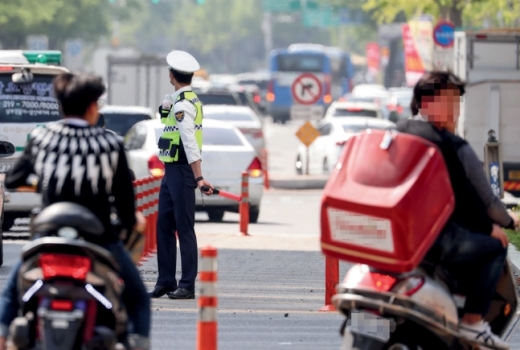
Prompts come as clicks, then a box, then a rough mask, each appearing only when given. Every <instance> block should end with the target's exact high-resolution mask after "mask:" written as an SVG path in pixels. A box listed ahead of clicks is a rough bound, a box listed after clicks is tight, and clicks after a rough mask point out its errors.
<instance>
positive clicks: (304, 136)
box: [296, 122, 320, 147]
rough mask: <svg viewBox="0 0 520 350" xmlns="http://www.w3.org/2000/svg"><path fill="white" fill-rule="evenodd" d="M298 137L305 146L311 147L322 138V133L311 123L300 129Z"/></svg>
mask: <svg viewBox="0 0 520 350" xmlns="http://www.w3.org/2000/svg"><path fill="white" fill-rule="evenodd" d="M296 136H298V138H299V139H300V141H301V142H302V143H303V144H304V145H305V146H307V147H309V146H310V144H311V143H313V142H314V140H316V139H317V138H318V137H319V136H320V132H319V131H318V130H317V129H316V128H315V127H314V126H312V124H311V123H310V122H306V123H305V124H303V125H302V127H301V128H299V129H298V131H297V132H296Z"/></svg>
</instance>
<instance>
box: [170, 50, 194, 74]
mask: <svg viewBox="0 0 520 350" xmlns="http://www.w3.org/2000/svg"><path fill="white" fill-rule="evenodd" d="M166 62H167V63H168V66H170V68H172V69H174V70H176V71H177V72H180V73H187V74H190V73H195V72H196V71H198V70H199V69H200V65H199V62H197V60H196V59H195V57H193V56H192V55H190V54H189V53H187V52H186V51H178V50H176V51H172V52H170V53H169V54H168V56H166Z"/></svg>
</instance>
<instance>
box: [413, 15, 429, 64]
mask: <svg viewBox="0 0 520 350" xmlns="http://www.w3.org/2000/svg"><path fill="white" fill-rule="evenodd" d="M408 25H409V26H410V32H411V34H412V37H413V40H414V42H415V48H416V50H417V53H418V54H419V57H420V58H421V61H422V64H423V67H424V69H425V70H427V71H431V70H432V69H433V47H434V41H433V22H432V21H431V20H430V19H427V18H421V19H418V20H413V21H410V22H408Z"/></svg>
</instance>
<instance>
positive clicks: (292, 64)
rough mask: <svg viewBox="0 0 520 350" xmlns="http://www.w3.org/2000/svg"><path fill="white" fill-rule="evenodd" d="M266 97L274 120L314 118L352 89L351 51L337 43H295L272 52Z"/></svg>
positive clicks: (318, 117) (320, 115) (322, 113)
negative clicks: (343, 48) (335, 44)
mask: <svg viewBox="0 0 520 350" xmlns="http://www.w3.org/2000/svg"><path fill="white" fill-rule="evenodd" d="M269 66H270V76H271V79H270V81H269V85H268V90H267V95H266V99H267V101H268V102H269V111H270V114H271V116H272V118H273V121H274V122H281V123H285V122H286V121H287V120H289V119H306V120H314V119H320V118H322V117H323V115H324V113H325V110H326V108H327V107H328V106H329V105H330V104H331V103H332V102H333V101H335V100H338V99H339V98H340V97H341V96H343V95H345V94H346V93H348V92H350V90H351V89H352V86H353V84H352V81H353V80H352V79H353V77H354V69H353V65H352V62H351V60H350V55H349V54H348V53H346V52H344V51H343V50H341V49H339V48H335V47H327V46H323V45H315V44H293V45H291V46H289V48H287V49H278V50H273V51H272V52H271V57H270V63H269Z"/></svg>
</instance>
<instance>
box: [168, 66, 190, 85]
mask: <svg viewBox="0 0 520 350" xmlns="http://www.w3.org/2000/svg"><path fill="white" fill-rule="evenodd" d="M170 71H171V72H172V74H173V77H174V78H175V80H177V82H178V83H181V84H187V85H191V80H192V79H193V73H181V72H179V71H176V70H175V69H170Z"/></svg>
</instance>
